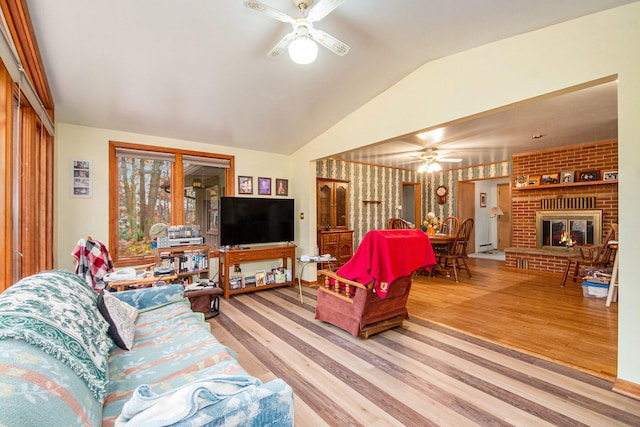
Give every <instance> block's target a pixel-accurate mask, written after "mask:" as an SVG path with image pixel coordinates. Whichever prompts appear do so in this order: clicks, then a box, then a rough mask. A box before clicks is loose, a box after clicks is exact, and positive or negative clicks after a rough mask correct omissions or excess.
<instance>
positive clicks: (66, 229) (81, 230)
mask: <svg viewBox="0 0 640 427" xmlns="http://www.w3.org/2000/svg"><path fill="white" fill-rule="evenodd" d="M109 141H119V142H130V143H135V144H145V145H156V146H162V147H172V148H180V149H185V150H194V151H202V152H209V153H218V154H227V155H232V156H236V162H235V173H236V177H235V178H234V179H235V180H234V183H235V188H236V191H237V189H238V179H237V176H238V175H244V176H252V177H253V178H254V183H253V185H254V196H255V197H257V183H258V177H259V176H261V177H271V178H273V181H272V185H275V178H283V179H289V166H288V165H289V161H288V157H287V156H283V155H280V154H272V153H265V152H258V151H250V150H240V149H235V148H232V147H225V146H222V145H211V144H203V143H197V142H191V141H182V140H176V139H169V138H159V137H154V136H149V135H140V134H133V133H127V132H118V131H113V130H106V129H98V128H90V127H84V126H75V125H70V124H66V123H57V124H56V146H55V155H56V160H55V162H56V165H57V167H56V168H55V219H56V220H55V229H54V248H55V255H54V266H55V268H60V269H65V270H73V269H74V268H75V260H74V259H73V257H72V256H71V251H72V250H73V248H74V247H75V245H76V242H77V241H78V239H80V238H86V237H87V236H91V237H93V238H94V239H98V240H101V241H103V242H105V243H107V244H108V242H109V176H108V174H109V158H108V153H109V148H108V147H109ZM71 159H81V160H91V161H92V166H93V197H91V198H90V199H77V198H72V197H70V179H71V173H70V172H71V168H70V164H71ZM238 159H241V160H240V161H238ZM295 186H296V185H295V182H293V181H292V180H291V179H289V194H290V196H291V191H292V189H294V188H295ZM260 197H269V196H260ZM272 197H275V196H272Z"/></svg>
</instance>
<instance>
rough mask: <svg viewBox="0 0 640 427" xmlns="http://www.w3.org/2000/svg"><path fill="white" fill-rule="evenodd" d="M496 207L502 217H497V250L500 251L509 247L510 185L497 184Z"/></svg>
mask: <svg viewBox="0 0 640 427" xmlns="http://www.w3.org/2000/svg"><path fill="white" fill-rule="evenodd" d="M498 206H500V209H502V212H504V215H498V218H497V223H498V248H497V249H500V250H501V251H503V250H505V248H508V247H510V246H511V227H512V223H511V184H509V183H505V184H498Z"/></svg>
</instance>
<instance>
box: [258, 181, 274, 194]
mask: <svg viewBox="0 0 640 427" xmlns="http://www.w3.org/2000/svg"><path fill="white" fill-rule="evenodd" d="M258 194H263V195H268V196H270V195H271V178H258Z"/></svg>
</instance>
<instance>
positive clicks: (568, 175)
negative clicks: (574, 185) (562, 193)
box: [560, 171, 575, 184]
mask: <svg viewBox="0 0 640 427" xmlns="http://www.w3.org/2000/svg"><path fill="white" fill-rule="evenodd" d="M574 176H575V172H574V171H562V172H560V182H561V183H562V184H568V183H570V182H573V177H574Z"/></svg>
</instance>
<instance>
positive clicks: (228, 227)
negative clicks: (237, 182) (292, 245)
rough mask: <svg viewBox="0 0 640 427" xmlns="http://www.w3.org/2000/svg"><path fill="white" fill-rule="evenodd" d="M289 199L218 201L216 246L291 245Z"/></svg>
mask: <svg viewBox="0 0 640 427" xmlns="http://www.w3.org/2000/svg"><path fill="white" fill-rule="evenodd" d="M293 216H294V212H293V199H275V198H259V197H221V198H220V246H237V245H245V244H253V243H275V242H291V241H293V239H294V236H293V226H294V222H293Z"/></svg>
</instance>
